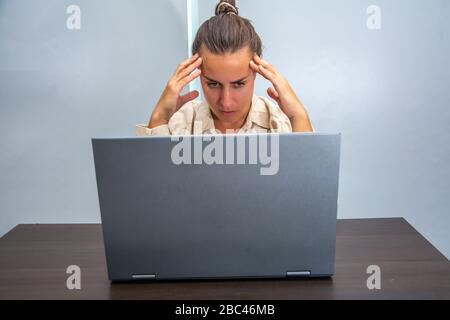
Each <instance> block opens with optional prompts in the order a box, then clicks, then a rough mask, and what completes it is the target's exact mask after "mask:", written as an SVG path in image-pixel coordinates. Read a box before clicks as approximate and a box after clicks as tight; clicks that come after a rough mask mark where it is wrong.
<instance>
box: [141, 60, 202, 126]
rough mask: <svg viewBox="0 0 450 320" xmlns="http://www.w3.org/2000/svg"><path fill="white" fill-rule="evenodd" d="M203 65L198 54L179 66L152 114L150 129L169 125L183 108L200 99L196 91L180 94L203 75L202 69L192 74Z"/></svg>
mask: <svg viewBox="0 0 450 320" xmlns="http://www.w3.org/2000/svg"><path fill="white" fill-rule="evenodd" d="M201 64H202V58H200V57H199V55H198V53H197V54H195V55H194V56H192V57H191V58H189V59H187V60H184V61H183V62H182V63H180V64H179V65H178V66H177V69H176V70H175V73H174V74H173V76H172V78H171V79H170V80H169V81H168V82H167V85H166V88H165V89H164V91H163V93H162V94H161V97H160V98H159V101H158V103H157V104H156V106H155V109H154V110H153V112H152V115H151V117H150V120H149V122H148V126H147V127H148V128H150V129H152V128H155V127H158V126H162V125H166V124H168V123H169V119H170V118H171V117H172V115H173V114H174V113H175V112H177V111H178V110H179V109H180V108H181V106H183V105H184V104H185V103H187V102H189V101H191V100H194V99H195V98H197V97H198V95H199V93H198V91H196V90H194V91H190V92H188V93H186V94H184V95H182V96H180V92H181V90H183V87H184V86H186V85H187V84H188V83H189V82H191V81H192V80H194V79H195V78H197V77H198V76H199V75H200V74H201V70H200V69H199V70H197V71H195V72H192V71H194V70H195V69H196V68H199V67H200V65H201Z"/></svg>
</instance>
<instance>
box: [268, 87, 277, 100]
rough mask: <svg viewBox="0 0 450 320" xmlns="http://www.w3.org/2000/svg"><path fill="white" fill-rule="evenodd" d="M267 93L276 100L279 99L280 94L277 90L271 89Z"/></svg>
mask: <svg viewBox="0 0 450 320" xmlns="http://www.w3.org/2000/svg"><path fill="white" fill-rule="evenodd" d="M267 93H268V94H269V95H270V96H271V97H272V98H274V99H279V98H280V95H279V94H278V92H277V90H275V88H274V87H269V88H268V89H267Z"/></svg>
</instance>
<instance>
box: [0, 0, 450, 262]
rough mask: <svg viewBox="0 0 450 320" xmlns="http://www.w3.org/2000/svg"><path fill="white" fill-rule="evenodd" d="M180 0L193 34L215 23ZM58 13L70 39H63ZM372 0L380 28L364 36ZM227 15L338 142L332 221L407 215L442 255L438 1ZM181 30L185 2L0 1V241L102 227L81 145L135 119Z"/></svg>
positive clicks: (260, 86) (444, 77)
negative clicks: (39, 229)
mask: <svg viewBox="0 0 450 320" xmlns="http://www.w3.org/2000/svg"><path fill="white" fill-rule="evenodd" d="M193 1H194V4H195V3H196V2H198V8H199V12H198V17H199V22H200V23H201V22H203V21H204V20H205V19H207V18H209V17H210V16H212V15H213V14H214V6H215V4H216V1H215V0H193ZM70 4H78V5H79V6H80V7H81V10H82V29H81V30H78V31H70V30H67V28H66V19H67V16H68V15H67V14H66V13H65V10H66V8H67V6H68V5H70ZM372 4H376V5H378V6H379V7H380V8H381V13H382V15H381V17H382V18H381V22H382V28H381V30H377V31H374V30H368V28H367V26H366V20H367V17H368V15H367V13H366V9H367V7H368V6H369V5H372ZM237 5H238V7H239V8H240V14H241V15H242V16H245V17H248V18H250V19H251V20H252V21H253V23H254V26H255V28H256V30H257V32H258V33H259V34H260V36H261V38H262V40H263V43H264V46H265V51H264V58H265V59H267V60H269V61H270V62H271V63H272V64H273V65H275V67H277V69H278V70H279V71H280V72H281V73H282V74H284V75H285V76H286V78H288V80H289V81H290V83H291V85H292V87H293V88H294V89H295V91H296V92H297V94H298V95H299V97H300V98H301V99H302V101H303V102H304V104H305V105H306V107H307V109H308V111H309V113H310V116H311V119H312V121H313V124H314V126H315V128H316V130H318V131H338V132H341V133H342V159H341V164H342V165H341V179H340V196H339V212H338V216H339V218H368V217H397V216H401V217H405V218H406V219H407V220H408V221H409V222H410V223H411V224H412V225H413V226H414V227H415V228H416V229H418V231H420V232H421V233H422V234H423V235H424V236H425V237H426V238H427V239H428V240H429V241H431V242H432V243H433V244H434V245H435V246H436V247H437V248H438V249H439V250H441V252H443V253H444V254H445V255H446V256H447V257H449V256H450V236H449V235H448V230H449V229H450V217H449V214H450V200H449V198H450V197H449V196H450V165H449V162H450V161H449V160H450V126H449V123H450V90H449V89H448V88H449V84H450V63H449V59H448V57H449V56H450V36H449V30H450V19H449V18H448V13H449V12H450V2H449V1H447V0H428V1H425V0H396V1H392V0H390V1H388V0H378V1H367V0H342V1H332V0H319V1H305V0H302V1H293V0H292V1H291V0H281V1H277V2H274V1H270V0H245V1H244V0H241V1H239V0H238V1H237ZM187 31H188V28H187V5H186V1H185V0H171V1H146V0H132V1H130V0H128V1H125V0H123V1H118V0H115V1H112V0H96V1H87V0H75V1H62V0H42V1H39V2H37V1H32V0H28V1H25V0H21V1H17V0H1V1H0V133H1V139H0V148H1V150H2V151H1V158H0V175H1V180H0V234H3V233H5V232H6V231H8V230H9V229H11V228H12V227H14V226H15V225H16V224H18V223H49V222H52V223H53V222H54V223H64V222H65V223H68V222H73V223H77V222H99V221H100V213H99V209H98V202H97V193H96V192H97V191H96V184H95V176H94V168H93V162H92V150H91V144H90V138H91V137H93V136H105V135H114V136H116V135H133V134H134V133H133V132H134V124H136V123H139V122H146V121H147V120H148V117H149V115H150V113H151V110H152V108H153V105H154V104H155V102H156V101H157V99H158V98H159V95H160V93H161V91H162V90H163V88H164V86H165V83H166V82H167V80H168V78H169V76H170V75H171V74H172V73H173V71H174V69H175V66H176V65H177V64H178V63H179V62H180V61H181V60H183V59H185V58H186V57H187V47H188V45H189V44H188V43H187V42H188V40H187V39H188V36H187V34H188V32H187ZM268 85H269V83H268V82H267V81H265V80H262V79H259V80H258V82H257V85H256V94H258V95H266V92H265V91H266V88H267V87H268Z"/></svg>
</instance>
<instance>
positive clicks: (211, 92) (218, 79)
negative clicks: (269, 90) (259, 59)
mask: <svg viewBox="0 0 450 320" xmlns="http://www.w3.org/2000/svg"><path fill="white" fill-rule="evenodd" d="M200 56H201V57H202V65H201V67H200V69H201V71H202V73H201V83H202V88H203V93H204V95H205V99H206V101H207V102H208V103H209V105H210V107H211V112H212V114H213V118H214V120H215V122H217V123H218V124H220V125H221V126H222V127H224V128H226V129H238V128H240V127H241V126H242V125H243V123H244V121H245V119H246V117H247V114H248V112H249V110H250V106H251V103H252V97H253V88H254V83H255V78H256V73H255V72H254V71H253V70H252V69H251V68H250V65H249V63H250V60H251V58H252V53H251V52H250V50H249V48H248V47H245V48H243V49H240V50H239V51H236V52H235V53H226V54H221V55H217V54H213V53H211V52H210V51H209V50H208V49H206V48H205V47H203V48H202V49H201V50H200Z"/></svg>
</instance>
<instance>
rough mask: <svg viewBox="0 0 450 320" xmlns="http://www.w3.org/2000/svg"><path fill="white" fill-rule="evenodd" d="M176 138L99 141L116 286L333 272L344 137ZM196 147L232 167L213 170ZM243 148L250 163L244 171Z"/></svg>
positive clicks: (107, 233)
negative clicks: (142, 281)
mask: <svg viewBox="0 0 450 320" xmlns="http://www.w3.org/2000/svg"><path fill="white" fill-rule="evenodd" d="M255 136H256V138H257V139H258V141H257V143H256V144H255ZM205 137H206V138H205ZM263 137H264V138H263ZM275 138H276V140H278V141H276V140H275ZM205 139H208V140H206V141H205ZM216 139H217V140H216ZM220 139H222V140H220ZM225 139H229V140H227V141H225ZM173 140H174V137H127V138H93V139H92V144H93V151H94V161H95V170H96V178H97V187H98V196H99V204H100V211H101V219H102V227H103V237H104V242H105V251H106V259H107V267H108V274H109V278H110V279H111V280H113V281H127V280H133V279H135V280H136V279H155V280H159V279H161V280H164V279H197V278H206V279H208V278H210V279H211V278H253V277H269V278H272V277H276V278H279V277H289V276H317V277H319V276H330V275H332V274H333V273H334V259H335V241H336V214H337V197H338V176H339V155H340V134H326V133H290V134H279V135H278V134H276V135H275V134H260V135H227V137H226V138H224V135H216V136H208V137H207V136H186V137H183V138H180V139H179V140H178V141H173ZM219 140H220V141H219ZM263 140H265V141H266V148H267V150H266V149H264V144H263V143H262V141H263ZM219 142H221V143H222V145H221V144H220V143H219ZM275 142H276V143H278V144H277V145H276V144H275ZM180 143H185V144H184V145H183V147H184V150H182V151H183V152H181V151H180V146H181V144H180ZM212 143H215V144H214V146H215V147H216V150H215V151H214V152H212V151H211V146H212ZM189 144H190V150H191V154H190V157H188V156H189V154H188V153H187V150H188V149H187V148H188V146H189ZM208 145H210V148H209V150H207V146H208ZM255 145H256V146H257V147H258V152H257V157H256V159H257V161H256V163H255V154H251V153H252V152H253V151H254V147H255ZM198 146H202V149H203V150H204V151H205V152H206V151H209V152H210V153H209V155H214V156H217V155H220V156H221V157H223V158H224V161H223V162H224V164H217V163H213V164H207V163H210V162H209V161H211V158H209V159H208V157H207V155H206V154H208V152H206V153H203V154H202V155H203V157H202V155H200V157H197V159H194V154H196V155H197V156H198V152H197V153H196V152H195V148H196V147H198ZM277 146H278V149H277V148H276V147H277ZM219 148H222V149H221V150H222V152H223V154H220V152H218V150H219ZM227 148H228V149H227ZM239 148H240V149H239ZM198 150H199V149H197V151H198ZM231 150H234V154H231ZM243 150H245V161H244V164H237V162H238V154H239V155H242V152H243ZM216 152H218V153H217V154H216ZM264 152H265V156H264V154H263V153H264ZM271 152H272V153H273V154H272V155H271V156H273V157H272V159H271V163H270V165H269V164H268V161H267V159H268V158H267V156H268V155H269V154H270V153H271ZM174 155H175V156H178V158H176V157H175V160H174ZM276 155H278V156H277V157H276ZM180 156H182V157H183V159H184V162H183V163H180ZM226 157H228V160H229V161H225V160H226ZM188 158H190V159H191V164H190V163H189V161H188V160H187V159H188ZM232 158H233V163H234V164H231V163H232V162H231V160H232ZM275 158H278V160H276V159H275ZM215 159H216V162H219V161H217V159H218V158H215ZM240 160H241V163H242V160H243V158H241V159H240ZM276 161H278V164H277V165H278V168H276V164H275V162H276ZM194 162H197V163H201V164H194ZM206 162H207V163H206ZM263 168H266V172H265V173H266V174H262V172H263V170H262V169H263ZM275 169H278V170H277V171H276V173H274V172H275ZM268 172H269V174H267V173H268Z"/></svg>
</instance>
